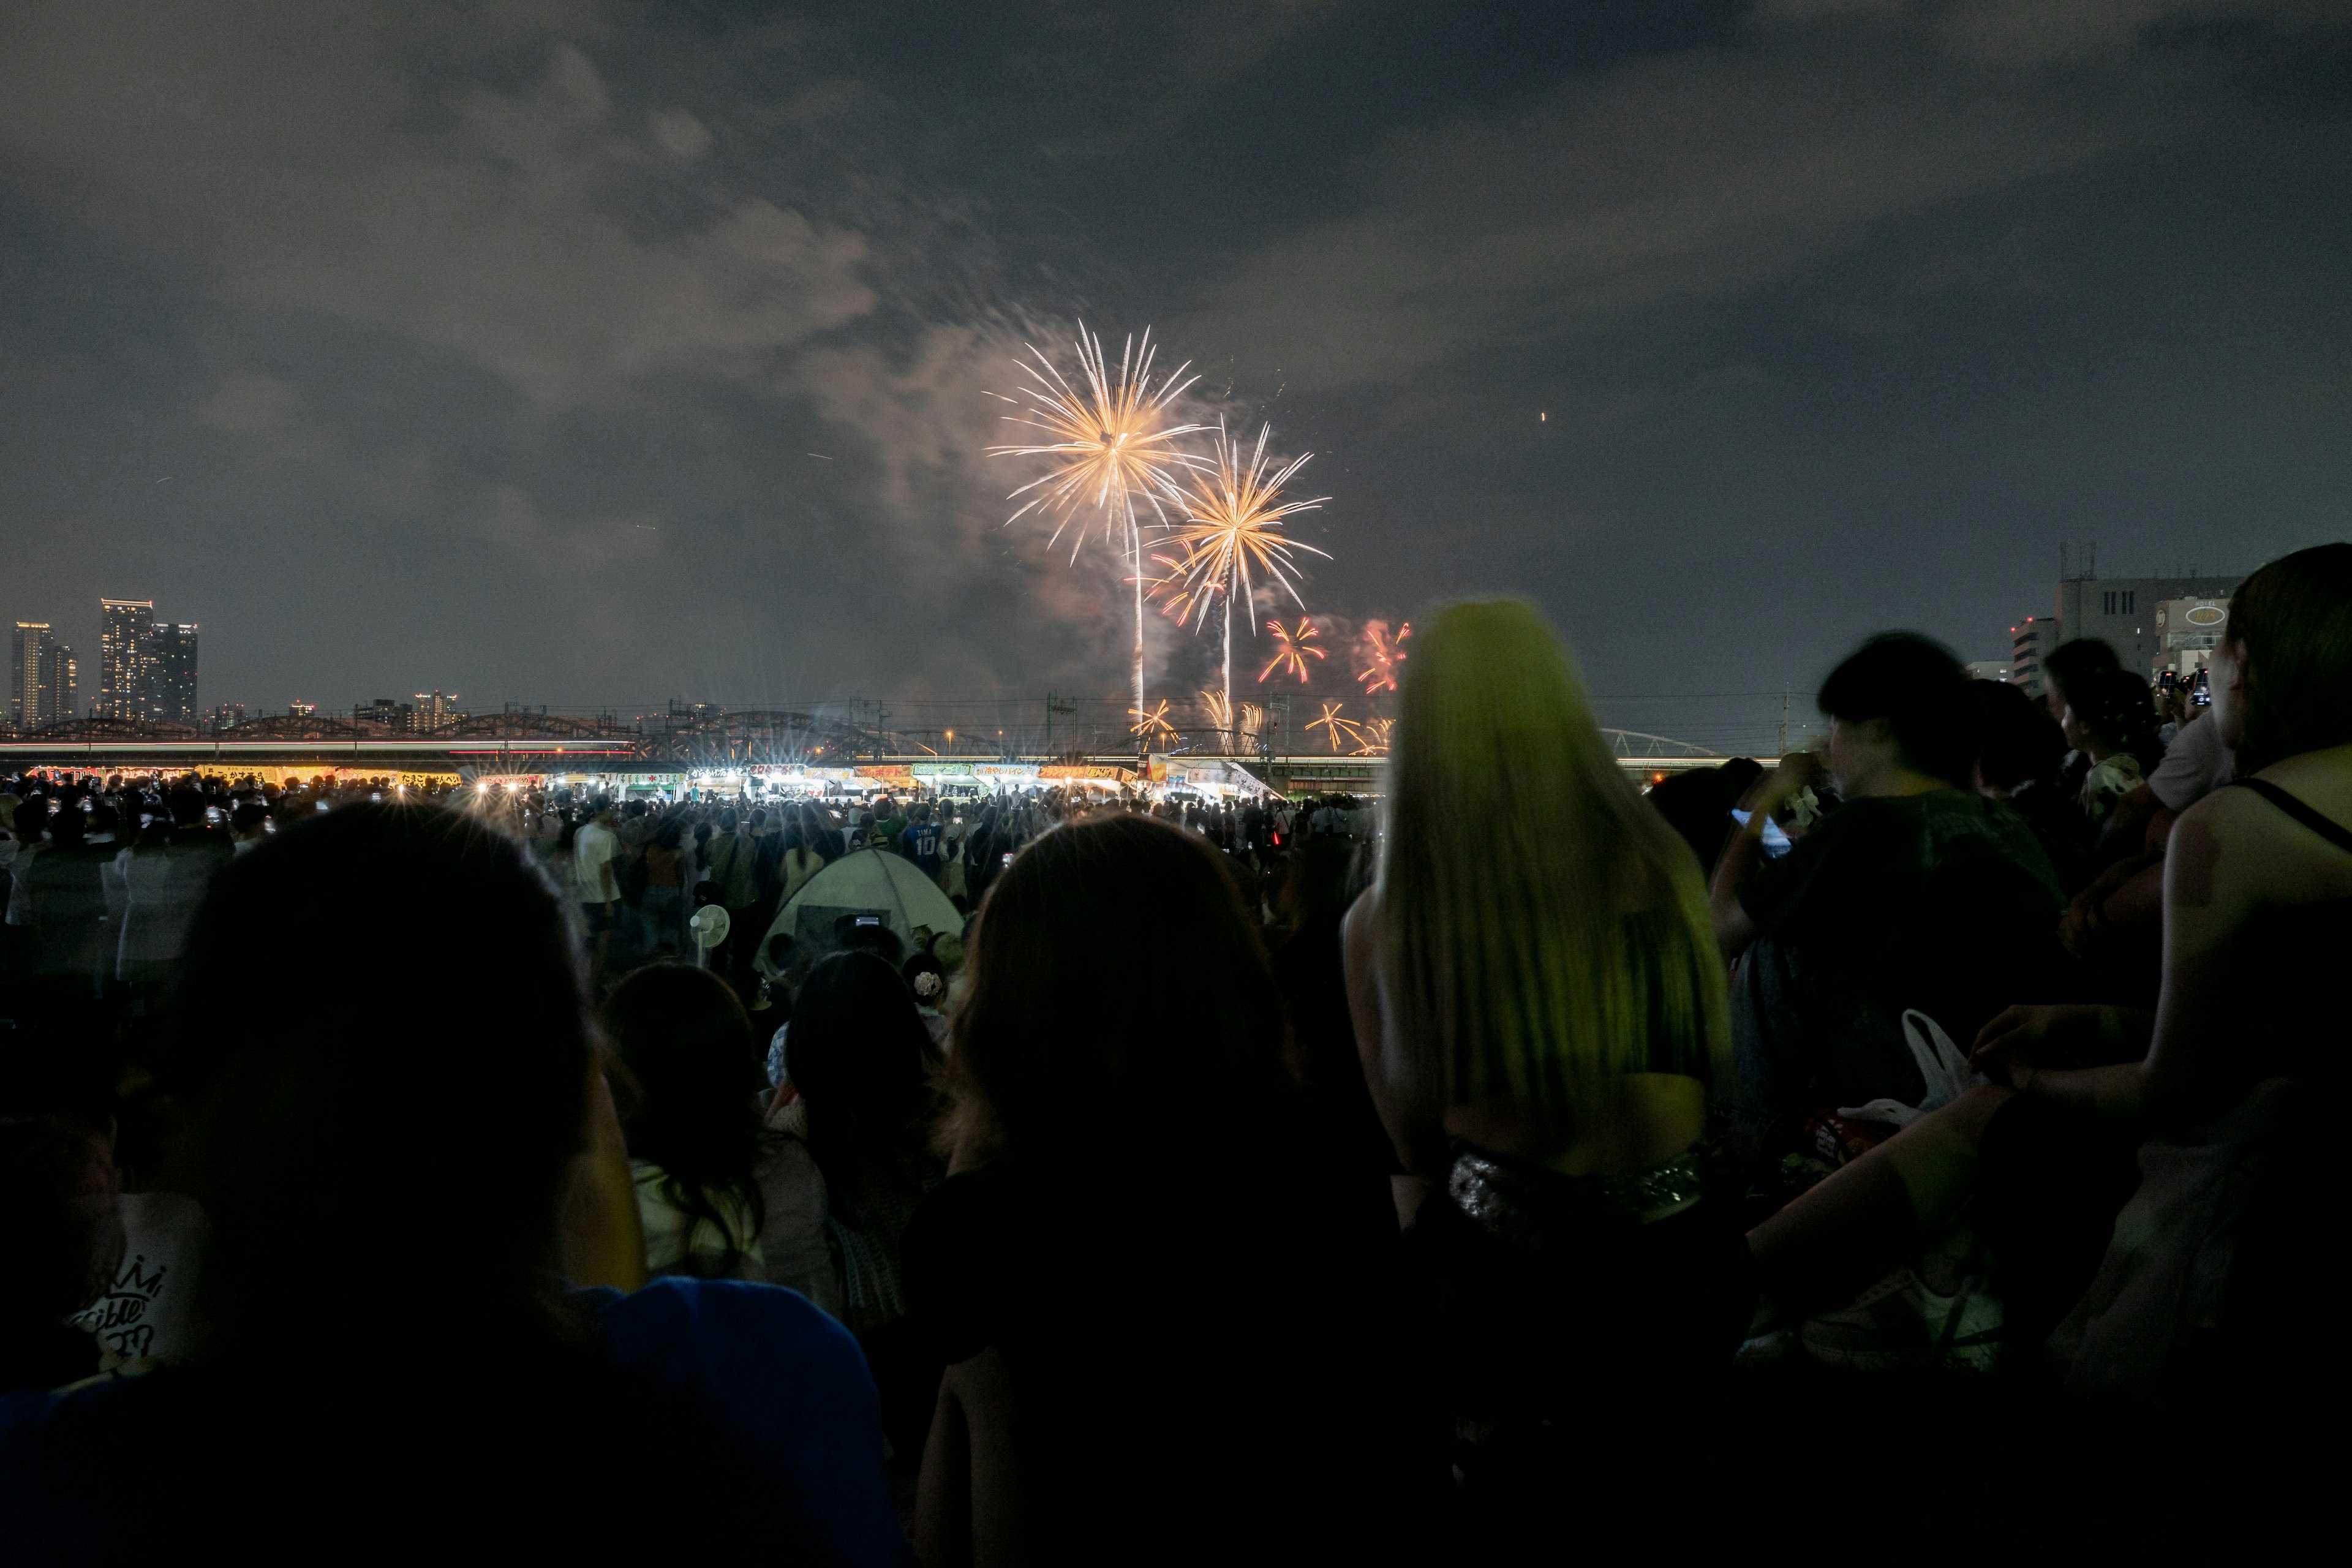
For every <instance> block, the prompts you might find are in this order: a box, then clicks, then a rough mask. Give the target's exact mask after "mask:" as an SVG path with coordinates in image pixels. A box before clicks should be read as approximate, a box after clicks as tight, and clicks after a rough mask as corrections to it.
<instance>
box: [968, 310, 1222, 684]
mask: <svg viewBox="0 0 2352 1568" xmlns="http://www.w3.org/2000/svg"><path fill="white" fill-rule="evenodd" d="M1023 346H1024V347H1025V348H1027V349H1028V351H1029V356H1030V357H1029V359H1026V360H1022V361H1019V362H1018V363H1019V364H1020V366H1021V369H1022V371H1023V373H1024V374H1026V375H1027V376H1028V378H1029V379H1028V382H1027V384H1024V385H1023V386H1022V387H1021V389H1020V391H1021V396H1020V397H1018V398H1013V399H1010V400H1009V401H1013V402H1016V403H1019V404H1020V405H1021V412H1020V413H1018V414H1008V415H1006V416H1004V418H1005V421H1006V423H1008V424H1013V425H1023V426H1029V427H1030V428H1032V429H1034V430H1036V431H1038V432H1040V433H1042V435H1043V436H1044V437H1045V439H1043V440H1033V441H1025V442H1007V443H1004V444H1003V445H999V446H994V447H989V448H988V455H989V456H990V457H992V458H1047V459H1049V461H1050V463H1051V467H1049V468H1047V470H1046V471H1045V473H1043V474H1041V475H1039V476H1038V477H1037V478H1035V479H1032V480H1030V481H1029V482H1028V483H1027V484H1025V485H1023V486H1022V487H1020V488H1019V489H1016V490H1014V491H1013V493H1012V495H1011V496H1009V497H1007V498H1006V499H1007V500H1021V498H1022V497H1023V496H1027V497H1028V498H1029V499H1028V500H1025V501H1023V502H1022V505H1021V507H1020V509H1019V510H1016V511H1015V512H1013V515H1012V516H1011V517H1008V518H1006V519H1005V520H1004V521H1005V524H1006V526H1008V527H1010V526H1011V525H1012V524H1013V523H1015V522H1018V521H1021V519H1022V518H1024V517H1025V516H1027V515H1028V514H1029V513H1030V512H1031V511H1033V510H1034V511H1039V512H1041V513H1043V515H1045V516H1046V517H1049V518H1051V519H1053V520H1054V532H1053V537H1052V539H1051V540H1050V541H1049V543H1054V544H1058V543H1060V542H1061V538H1062V535H1063V533H1064V532H1066V531H1068V530H1069V529H1070V527H1071V526H1072V524H1074V523H1075V524H1076V528H1077V532H1076V535H1075V536H1074V537H1073V538H1072V539H1071V541H1070V559H1071V560H1073V561H1076V559H1077V555H1078V551H1079V549H1080V547H1081V546H1083V545H1084V544H1085V542H1086V539H1087V533H1088V532H1090V531H1092V530H1093V528H1094V526H1095V525H1096V524H1097V523H1099V524H1100V526H1101V528H1102V533H1103V542H1104V543H1105V544H1106V545H1107V546H1109V547H1111V548H1114V549H1117V550H1119V551H1120V552H1123V553H1124V554H1125V555H1126V557H1127V563H1128V567H1129V571H1130V572H1131V574H1133V577H1134V583H1135V710H1136V711H1137V712H1138V713H1141V712H1142V711H1143V529H1142V525H1141V523H1140V522H1139V521H1138V519H1137V517H1136V514H1135V505H1136V498H1137V497H1139V496H1140V497H1141V498H1143V500H1144V501H1145V502H1146V503H1147V504H1148V505H1150V508H1151V509H1152V511H1153V513H1154V515H1155V516H1157V517H1158V518H1159V519H1160V521H1162V522H1163V523H1164V522H1165V521H1167V513H1166V511H1165V510H1163V509H1162V506H1161V503H1162V501H1163V500H1164V501H1168V502H1172V503H1175V504H1178V505H1180V506H1181V503H1182V494H1181V491H1180V490H1179V489H1177V486H1176V479H1175V473H1176V471H1177V470H1180V469H1190V468H1193V467H1195V466H1196V465H1197V463H1198V459H1196V458H1190V457H1188V456H1186V455H1185V454H1184V453H1182V452H1181V451H1179V450H1178V449H1177V447H1176V442H1177V440H1178V439H1179V438H1180V437H1184V436H1188V435H1191V434H1192V432H1194V431H1196V430H1205V429H1207V428H1208V426H1205V425H1183V424H1179V423H1177V422H1176V418H1175V416H1173V415H1171V414H1170V413H1169V411H1168V405H1170V404H1171V402H1173V401H1174V400H1175V399H1176V398H1177V397H1178V396H1179V395H1181V394H1182V393H1183V391H1184V389H1185V388H1186V387H1188V386H1190V385H1192V382H1193V381H1194V380H1195V379H1196V378H1194V377H1191V376H1187V375H1186V374H1184V372H1185V371H1186V370H1187V369H1188V368H1190V364H1191V362H1190V361H1187V362H1186V363H1184V364H1181V365H1178V366H1177V367H1176V368H1175V370H1173V371H1172V372H1171V373H1170V374H1167V375H1166V376H1163V377H1161V378H1160V381H1159V383H1158V384H1156V385H1155V384H1154V383H1153V381H1152V376H1151V362H1152V358H1153V356H1154V355H1155V354H1157V353H1158V352H1159V351H1158V350H1157V349H1155V348H1153V347H1152V345H1151V333H1150V331H1148V330H1147V331H1145V332H1144V334H1143V341H1142V342H1140V343H1138V342H1136V340H1135V339H1133V338H1129V339H1128V341H1127V346H1126V348H1125V349H1124V350H1122V351H1121V352H1120V353H1119V357H1118V369H1117V371H1116V372H1114V371H1113V370H1112V369H1111V367H1110V364H1109V363H1108V361H1107V360H1106V359H1105V358H1104V356H1103V349H1102V340H1101V339H1100V338H1098V337H1097V336H1096V335H1095V334H1094V333H1092V332H1089V331H1087V330H1086V327H1085V325H1084V324H1083V323H1081V324H1080V326H1079V328H1078V339H1077V342H1076V345H1075V347H1076V351H1077V357H1078V372H1077V374H1076V376H1075V377H1069V376H1065V375H1064V374H1062V372H1061V370H1060V368H1059V367H1057V366H1056V365H1055V363H1054V362H1053V361H1052V360H1050V359H1048V358H1046V357H1045V354H1044V353H1040V352H1039V351H1038V349H1037V348H1036V346H1035V345H1034V344H1024V345H1023ZM1032 361H1034V362H1035V363H1031V362H1032Z"/></svg>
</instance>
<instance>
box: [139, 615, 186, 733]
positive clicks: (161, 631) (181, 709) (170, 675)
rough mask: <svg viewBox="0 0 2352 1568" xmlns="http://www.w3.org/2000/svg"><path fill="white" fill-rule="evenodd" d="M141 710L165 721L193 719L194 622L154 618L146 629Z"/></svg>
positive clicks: (174, 721)
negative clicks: (150, 628)
mask: <svg viewBox="0 0 2352 1568" xmlns="http://www.w3.org/2000/svg"><path fill="white" fill-rule="evenodd" d="M145 666H146V668H145V671H144V673H145V675H146V681H145V684H144V687H143V688H142V690H141V692H140V704H139V706H140V710H141V711H142V712H143V713H144V714H145V715H146V716H147V717H148V718H150V719H160V720H162V721H163V722H164V723H166V724H194V722H195V721H196V623H195V622H194V621H157V622H156V623H155V624H154V626H153V629H152V630H151V631H150V632H149V633H148V637H147V650H146V658H145Z"/></svg>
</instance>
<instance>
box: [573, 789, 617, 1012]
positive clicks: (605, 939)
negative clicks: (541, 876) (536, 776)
mask: <svg viewBox="0 0 2352 1568" xmlns="http://www.w3.org/2000/svg"><path fill="white" fill-rule="evenodd" d="M613 817H614V810H613V803H612V802H611V801H609V800H605V801H599V802H598V803H597V805H596V814H595V816H592V817H590V818H589V819H588V821H587V823H586V824H585V825H584V826H582V827H581V829H580V832H579V835H578V836H577V837H574V838H573V839H572V876H573V878H574V879H577V880H578V882H579V884H580V911H581V913H582V914H583V915H584V916H586V917H587V922H588V934H589V937H590V939H591V942H592V945H593V948H594V950H595V952H594V957H593V963H594V967H593V970H592V971H591V973H603V972H604V952H605V950H606V949H607V948H609V947H610V946H611V945H612V943H613V921H614V917H615V916H616V915H617V914H618V912H619V910H620V904H621V885H620V881H619V879H618V878H617V877H615V876H614V868H613V857H614V854H615V853H616V852H617V851H618V850H619V849H620V847H621V838H620V835H618V834H616V833H614V831H613Z"/></svg>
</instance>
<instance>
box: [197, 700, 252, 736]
mask: <svg viewBox="0 0 2352 1568" xmlns="http://www.w3.org/2000/svg"><path fill="white" fill-rule="evenodd" d="M205 721H206V722H207V723H209V724H210V725H211V726H212V727H213V728H214V729H215V730H234V729H236V727H237V726H238V725H239V724H242V723H244V722H245V704H244V703H242V702H222V703H217V704H215V706H214V708H213V710H212V712H210V713H209V714H207V715H206V716H205Z"/></svg>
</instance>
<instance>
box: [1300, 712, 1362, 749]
mask: <svg viewBox="0 0 2352 1568" xmlns="http://www.w3.org/2000/svg"><path fill="white" fill-rule="evenodd" d="M1342 706H1343V704H1340V703H1338V702H1326V703H1325V704H1323V716H1322V717H1321V718H1320V719H1315V720H1311V721H1308V723H1307V729H1309V730H1324V731H1329V734H1330V740H1331V751H1332V754H1333V755H1335V756H1336V755H1338V754H1339V744H1340V742H1342V741H1345V742H1348V743H1349V744H1350V745H1361V744H1362V743H1363V731H1362V730H1361V729H1360V727H1359V726H1358V725H1357V724H1356V723H1355V722H1354V721H1352V720H1348V719H1342V718H1340V717H1339V710H1340V708H1341V707H1342Z"/></svg>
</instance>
